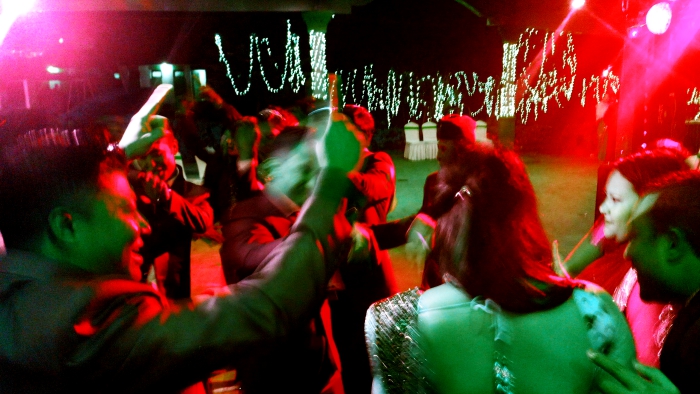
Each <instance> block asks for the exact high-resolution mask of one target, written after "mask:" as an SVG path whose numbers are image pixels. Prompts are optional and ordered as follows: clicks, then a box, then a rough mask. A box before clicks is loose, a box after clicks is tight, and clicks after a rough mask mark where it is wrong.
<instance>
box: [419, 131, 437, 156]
mask: <svg viewBox="0 0 700 394" xmlns="http://www.w3.org/2000/svg"><path fill="white" fill-rule="evenodd" d="M437 144H438V140H437V125H436V124H435V123H433V122H425V123H423V142H422V145H423V152H424V158H425V159H431V160H432V159H435V158H437V152H438V146H437Z"/></svg>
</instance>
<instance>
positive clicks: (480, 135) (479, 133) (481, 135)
mask: <svg viewBox="0 0 700 394" xmlns="http://www.w3.org/2000/svg"><path fill="white" fill-rule="evenodd" d="M486 129H487V126H486V122H484V121H483V120H477V121H476V129H475V130H474V137H476V142H481V143H482V144H487V145H493V141H491V140H490V139H489V137H488V135H487V134H486Z"/></svg>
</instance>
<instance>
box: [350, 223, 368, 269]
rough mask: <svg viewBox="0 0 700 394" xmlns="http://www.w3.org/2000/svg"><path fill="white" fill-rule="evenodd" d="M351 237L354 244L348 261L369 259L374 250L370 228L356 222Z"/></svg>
mask: <svg viewBox="0 0 700 394" xmlns="http://www.w3.org/2000/svg"><path fill="white" fill-rule="evenodd" d="M350 237H351V238H352V246H351V248H350V254H349V255H348V263H353V262H355V263H363V262H367V261H369V258H370V253H371V251H372V242H371V234H370V230H369V229H368V228H367V227H366V226H365V225H363V224H361V223H354V224H353V225H352V231H351V232H350Z"/></svg>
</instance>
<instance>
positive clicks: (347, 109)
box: [342, 104, 374, 141]
mask: <svg viewBox="0 0 700 394" xmlns="http://www.w3.org/2000/svg"><path fill="white" fill-rule="evenodd" d="M342 112H343V114H344V115H345V116H347V117H348V119H350V121H351V122H352V123H353V124H354V125H355V126H357V129H358V130H360V131H361V132H362V133H363V134H364V135H365V136H366V137H367V139H368V140H370V141H371V140H372V137H373V136H374V118H373V117H372V114H371V113H369V111H368V110H367V108H365V107H361V106H359V105H354V104H346V105H345V106H344V107H343V111H342Z"/></svg>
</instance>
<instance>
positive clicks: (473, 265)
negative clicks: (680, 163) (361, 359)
mask: <svg viewBox="0 0 700 394" xmlns="http://www.w3.org/2000/svg"><path fill="white" fill-rule="evenodd" d="M439 176H440V185H439V191H438V199H439V201H441V202H442V203H444V204H451V205H452V207H451V208H450V209H449V211H448V212H447V213H446V214H444V215H443V216H442V217H441V218H440V219H439V220H438V224H437V228H436V231H435V237H434V253H435V254H436V256H437V259H438V263H439V265H440V267H441V269H442V271H443V272H444V273H445V278H446V283H445V284H443V285H441V286H438V287H435V288H432V289H430V290H428V291H426V292H424V293H421V292H419V291H418V290H410V291H407V292H404V293H401V294H398V295H397V296H394V297H392V298H389V299H387V300H385V301H382V302H379V303H376V304H374V305H373V306H372V307H371V308H370V310H369V311H368V314H367V320H366V325H365V327H366V333H367V343H368V349H369V353H370V358H371V362H372V367H373V374H374V385H373V389H374V391H375V392H378V393H380V392H396V393H399V392H438V393H490V392H494V393H511V392H519V393H587V392H591V391H594V383H595V382H596V380H597V379H606V378H607V375H602V374H601V373H599V371H598V370H597V369H596V368H595V367H594V365H593V364H592V363H591V362H590V361H589V360H588V358H587V357H586V351H587V350H588V349H594V350H597V351H600V352H603V353H605V354H608V355H609V356H611V357H612V358H614V359H616V360H617V361H619V362H621V363H623V364H625V365H630V364H631V362H632V360H633V359H634V345H633V343H632V338H631V335H630V331H629V328H628V327H627V325H626V323H625V320H624V317H623V316H622V315H621V313H620V312H619V311H618V309H617V308H616V307H615V304H614V303H613V301H612V299H611V297H610V296H609V295H608V294H606V293H605V292H604V291H602V290H601V289H599V288H597V287H592V286H589V285H586V284H584V283H578V282H575V281H572V280H570V279H568V278H560V277H557V275H556V274H555V272H554V270H553V268H552V265H551V261H552V260H551V252H550V248H549V241H548V240H547V237H546V235H545V232H544V229H543V227H542V224H541V222H540V219H539V215H538V212H537V200H536V198H535V194H534V190H533V188H532V185H531V183H530V181H529V179H528V177H527V174H526V172H525V168H524V166H523V164H522V162H521V161H520V159H519V158H518V157H517V156H516V155H515V153H513V152H511V151H506V150H502V149H494V148H487V147H479V148H477V149H475V150H474V151H473V152H469V153H468V154H467V155H466V156H465V157H463V158H461V159H460V162H459V163H456V165H454V166H449V167H446V168H444V169H442V170H441V172H440V175H439Z"/></svg>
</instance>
